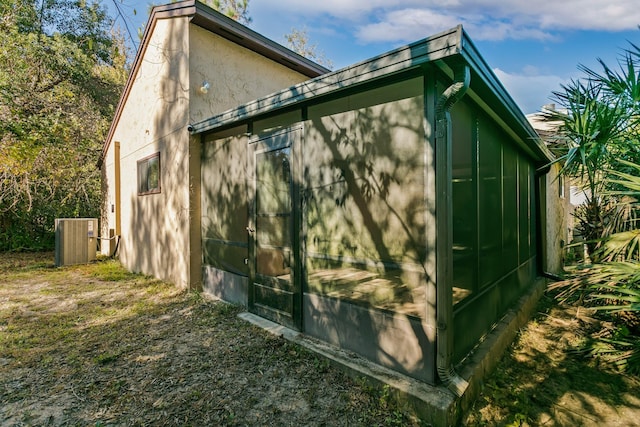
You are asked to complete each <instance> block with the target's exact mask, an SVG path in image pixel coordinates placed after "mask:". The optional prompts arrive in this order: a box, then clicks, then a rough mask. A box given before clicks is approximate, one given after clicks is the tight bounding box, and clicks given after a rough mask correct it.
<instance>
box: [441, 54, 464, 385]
mask: <svg viewBox="0 0 640 427" xmlns="http://www.w3.org/2000/svg"><path fill="white" fill-rule="evenodd" d="M452 68H453V71H454V79H453V83H452V84H451V85H450V86H449V87H448V88H447V89H446V90H445V91H444V92H443V93H442V96H440V98H439V99H438V102H437V104H436V175H437V176H436V192H437V195H436V203H437V204H436V206H437V222H438V225H437V238H436V242H437V243H436V249H437V254H438V255H437V257H438V258H437V266H436V271H437V273H436V277H437V286H436V288H437V291H436V312H437V314H436V316H437V323H438V324H437V338H436V346H437V355H436V367H437V370H438V376H439V377H440V380H441V381H442V382H443V383H444V384H445V385H446V386H447V388H448V389H449V390H451V391H452V392H453V393H455V394H456V396H459V397H460V396H462V395H463V394H464V392H465V390H466V389H467V387H468V386H469V383H468V382H467V381H465V380H464V379H463V378H462V377H460V376H459V375H458V374H457V373H456V372H455V371H454V369H453V363H452V358H453V338H454V336H453V291H452V281H453V273H452V271H453V264H452V260H451V256H450V251H451V247H452V241H453V225H452V221H451V211H452V209H453V206H452V202H451V200H452V199H451V191H452V186H451V179H452V172H451V146H452V141H451V114H450V110H451V107H453V105H454V104H455V103H456V102H458V101H459V100H460V99H461V98H462V97H463V96H464V94H465V92H466V91H467V89H468V88H469V83H470V80H471V73H470V71H469V66H468V65H467V64H466V63H465V62H462V61H460V62H459V63H456V64H454V65H453V67H452Z"/></svg>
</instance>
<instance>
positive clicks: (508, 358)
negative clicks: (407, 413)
mask: <svg viewBox="0 0 640 427" xmlns="http://www.w3.org/2000/svg"><path fill="white" fill-rule="evenodd" d="M538 310H539V312H538V314H537V315H536V316H535V317H534V318H533V319H532V320H531V321H529V323H528V324H527V325H526V326H525V327H524V328H523V329H522V330H521V331H520V334H519V336H518V337H517V339H516V341H515V342H514V343H513V345H512V346H511V347H510V349H509V351H508V352H507V354H505V356H504V357H503V358H502V360H501V361H500V363H499V365H498V367H497V369H496V370H495V372H494V373H493V374H492V375H491V376H490V377H489V379H488V380H487V381H486V383H485V388H484V392H483V394H482V395H481V396H480V398H479V399H478V400H477V401H476V403H475V405H474V407H473V408H472V411H471V413H470V414H469V415H468V417H467V419H466V423H465V424H467V425H473V426H476V425H490V426H493V425H510V426H638V425H640V380H639V379H638V378H635V377H629V376H625V375H623V374H621V373H618V372H614V371H612V370H611V367H608V366H599V365H598V363H597V360H595V359H592V358H589V357H588V354H587V352H585V351H583V350H582V349H583V348H584V344H585V342H586V341H585V340H586V339H587V338H586V337H588V336H589V333H588V332H589V331H590V330H592V329H593V328H594V327H596V325H595V324H594V322H595V321H594V320H593V319H592V318H591V317H590V316H589V314H590V313H589V312H587V311H586V310H585V309H584V308H580V309H578V308H576V307H572V306H562V305H558V304H557V302H556V301H555V300H554V299H553V298H552V297H551V296H549V295H545V296H543V298H542V300H541V301H540V303H539V304H538Z"/></svg>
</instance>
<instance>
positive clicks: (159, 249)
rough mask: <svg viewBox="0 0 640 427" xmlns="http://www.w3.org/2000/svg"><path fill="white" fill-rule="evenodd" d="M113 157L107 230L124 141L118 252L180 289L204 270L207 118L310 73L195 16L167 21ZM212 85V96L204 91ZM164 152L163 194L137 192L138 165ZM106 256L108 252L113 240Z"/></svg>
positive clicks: (143, 64)
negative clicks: (201, 135) (202, 189)
mask: <svg viewBox="0 0 640 427" xmlns="http://www.w3.org/2000/svg"><path fill="white" fill-rule="evenodd" d="M135 72H136V74H135V75H133V76H132V77H131V81H130V83H131V84H130V87H129V91H128V93H127V96H126V99H125V100H124V105H123V107H122V111H121V114H120V115H119V116H118V117H116V122H115V123H114V126H115V128H114V129H113V135H112V138H111V140H110V141H109V147H108V149H107V151H106V153H105V157H104V167H105V171H104V174H103V179H104V183H105V189H104V193H103V227H102V236H103V237H107V236H108V235H109V229H114V230H115V228H116V213H117V211H118V209H117V207H116V208H115V209H114V211H115V212H111V206H112V205H113V206H116V205H117V197H116V193H115V191H116V189H115V164H116V160H115V155H114V146H115V143H116V142H119V143H120V178H121V191H120V194H121V196H120V202H121V203H120V223H121V238H120V243H119V249H118V253H119V258H120V260H121V262H122V263H123V265H124V266H125V267H126V268H128V269H129V270H132V271H135V272H141V273H144V274H148V275H152V276H155V277H158V278H160V279H163V280H167V281H170V282H172V283H175V284H177V285H178V286H181V287H185V286H189V285H194V284H195V286H197V282H198V281H199V277H200V269H201V266H200V259H201V246H200V228H199V221H200V212H199V206H200V200H199V197H200V195H199V183H200V175H199V173H200V163H199V162H200V155H199V139H197V138H196V139H192V138H190V137H189V133H188V131H187V126H188V124H189V123H191V122H194V121H196V120H199V119H204V118H207V117H210V116H212V115H214V114H217V113H220V112H222V111H225V110H227V109H229V108H232V107H235V106H237V105H239V104H242V103H245V102H248V101H250V100H253V99H255V98H258V97H261V96H264V95H267V94H269V93H272V92H274V91H277V90H280V89H282V88H284V87H289V86H291V85H293V84H295V83H298V82H301V81H304V80H307V77H306V76H304V75H303V74H301V73H298V72H295V71H292V70H291V69H289V68H287V67H285V66H283V65H280V64H278V63H276V62H273V61H271V60H269V59H267V58H265V57H263V56H261V55H259V54H257V53H255V52H252V51H250V50H248V49H246V48H243V47H240V46H238V45H236V44H235V43H232V42H230V41H228V40H226V39H224V38H222V37H219V36H217V35H215V34H213V33H211V32H209V31H206V30H204V29H202V28H200V27H198V26H195V25H193V24H190V23H189V17H174V18H168V19H158V20H157V21H156V22H155V26H154V28H153V29H152V33H151V35H150V38H149V39H148V41H147V42H146V44H145V50H144V52H142V58H141V60H140V62H139V66H138V67H137V68H136V69H135ZM204 80H207V81H208V82H210V85H211V87H210V89H209V92H208V93H207V94H203V93H201V92H200V91H199V90H198V89H199V87H200V86H201V84H202V82H203V81H204ZM155 153H160V179H161V192H160V193H157V194H148V195H138V179H137V163H138V161H139V160H141V159H144V158H146V157H148V156H150V155H153V154H155ZM103 247H104V249H103V253H105V254H107V253H109V252H108V244H105V245H104V246H103Z"/></svg>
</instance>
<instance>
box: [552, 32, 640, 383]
mask: <svg viewBox="0 0 640 427" xmlns="http://www.w3.org/2000/svg"><path fill="white" fill-rule="evenodd" d="M600 65H601V67H602V71H595V70H592V69H589V68H587V67H581V70H582V71H583V72H584V73H585V77H584V78H583V79H582V80H580V81H575V82H571V83H570V84H569V85H567V86H564V87H563V91H562V92H559V93H557V94H556V98H557V99H558V100H559V101H561V103H562V105H563V106H564V107H565V108H566V110H567V111H566V113H554V114H552V115H551V117H550V118H552V119H557V120H560V122H561V123H562V126H561V128H560V133H559V135H558V138H557V140H556V142H557V143H558V147H559V149H560V154H561V157H560V159H561V160H562V161H564V162H565V163H564V167H563V169H562V172H563V173H564V174H566V175H569V176H571V177H573V178H575V179H578V180H579V181H580V182H582V183H583V184H584V185H585V188H586V190H587V192H586V195H587V203H586V204H585V206H584V207H583V208H581V210H580V211H579V216H578V218H577V219H578V220H579V221H580V223H581V227H582V232H583V234H584V237H585V238H586V239H588V240H590V253H591V255H592V261H595V263H593V264H591V265H585V266H579V267H578V268H576V269H575V270H573V271H571V274H570V276H569V278H568V279H567V280H564V281H562V282H558V283H556V284H554V285H552V287H551V289H552V290H553V289H555V290H557V291H558V292H559V293H558V295H557V297H558V298H560V299H562V300H565V301H572V302H575V303H578V304H581V305H585V306H587V307H588V308H590V309H592V310H593V312H592V313H593V315H594V317H596V318H598V319H599V320H601V321H603V322H601V323H598V324H599V325H600V326H601V328H600V329H599V330H597V331H596V332H595V333H594V334H593V336H592V340H591V341H590V342H589V343H588V345H587V350H588V352H589V354H591V355H593V356H597V357H599V358H600V359H601V360H604V361H606V362H609V363H611V364H612V365H614V366H616V367H618V368H619V369H621V370H624V371H626V372H630V373H633V374H636V375H638V374H640V230H639V229H638V226H637V225H638V218H640V215H639V213H640V209H639V206H638V201H639V200H640V133H639V132H640V126H639V125H640V48H639V47H638V46H636V45H634V44H633V43H630V48H629V49H626V50H625V51H624V52H623V54H622V55H621V57H620V59H619V61H618V68H617V69H613V68H611V67H609V66H608V65H607V64H605V63H604V62H603V61H600Z"/></svg>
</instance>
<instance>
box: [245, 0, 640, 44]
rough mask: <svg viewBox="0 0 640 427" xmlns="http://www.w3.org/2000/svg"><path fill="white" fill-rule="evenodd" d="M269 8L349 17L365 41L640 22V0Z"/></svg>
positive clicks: (376, 0) (352, 1)
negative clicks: (461, 29)
mask: <svg viewBox="0 0 640 427" xmlns="http://www.w3.org/2000/svg"><path fill="white" fill-rule="evenodd" d="M256 1H260V0H256ZM269 3H271V2H269ZM269 7H271V8H276V9H279V10H282V11H285V10H286V11H287V12H294V13H297V14H301V15H305V16H307V17H311V16H315V15H319V14H322V15H328V16H332V17H334V18H335V19H338V20H343V21H348V22H350V23H351V24H349V25H355V26H356V28H357V31H356V33H357V36H358V37H359V39H360V40H361V41H363V42H370V41H385V42H397V41H403V42H407V41H413V40H415V39H417V38H421V37H423V36H425V35H428V34H433V33H434V32H438V31H440V30H445V29H448V28H451V27H453V26H455V25H457V24H458V23H462V24H463V25H464V26H465V28H466V29H467V31H468V32H469V33H470V34H471V36H472V38H474V39H477V40H503V39H538V40H539V39H548V38H550V37H553V32H554V31H559V30H605V31H622V30H633V29H635V28H637V26H638V24H640V7H638V0H615V1H603V0H538V1H521V0H322V1H300V0H278V1H277V2H273V4H270V5H269Z"/></svg>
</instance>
